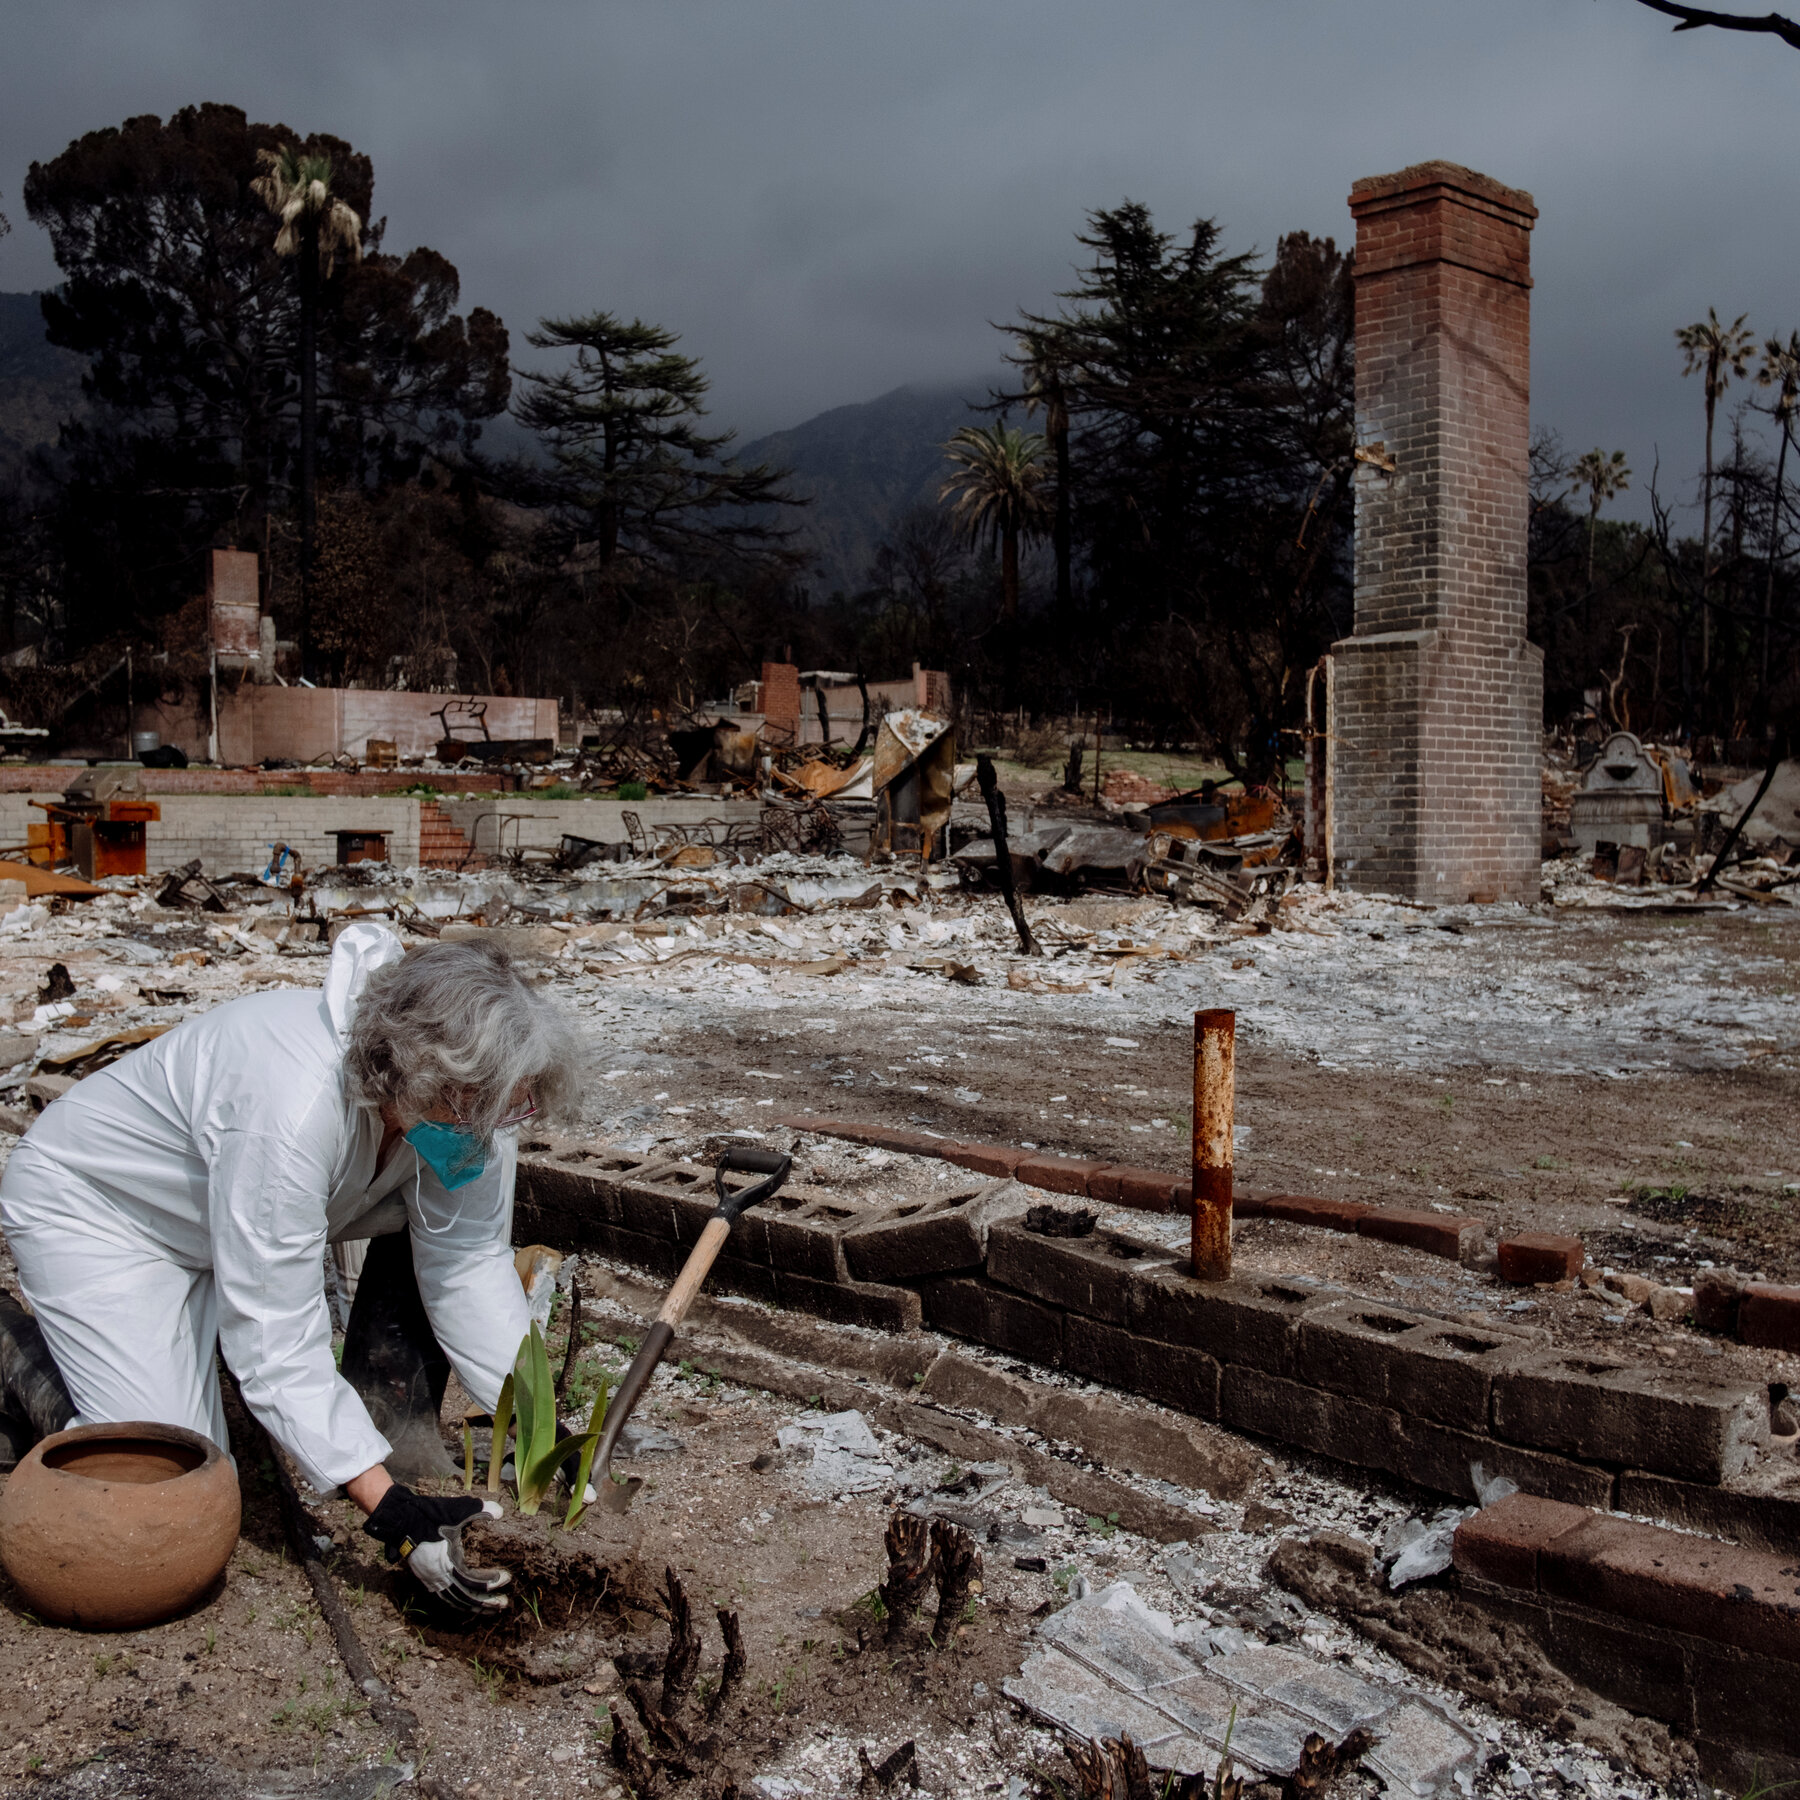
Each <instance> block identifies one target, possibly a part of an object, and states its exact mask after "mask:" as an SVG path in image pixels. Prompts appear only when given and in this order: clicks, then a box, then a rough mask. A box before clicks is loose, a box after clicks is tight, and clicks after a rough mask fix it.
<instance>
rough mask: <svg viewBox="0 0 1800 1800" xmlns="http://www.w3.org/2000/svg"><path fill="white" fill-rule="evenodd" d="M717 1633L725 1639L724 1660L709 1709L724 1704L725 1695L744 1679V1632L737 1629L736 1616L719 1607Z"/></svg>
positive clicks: (715, 1710)
mask: <svg viewBox="0 0 1800 1800" xmlns="http://www.w3.org/2000/svg"><path fill="white" fill-rule="evenodd" d="M719 1635H720V1636H721V1637H722V1638H724V1640H725V1661H724V1664H723V1666H722V1667H721V1668H720V1670H719V1691H718V1692H717V1693H716V1694H714V1695H713V1697H712V1707H711V1709H710V1710H711V1711H713V1712H715V1713H716V1712H717V1711H718V1710H719V1708H720V1707H722V1706H723V1705H724V1704H725V1699H726V1696H727V1695H728V1694H729V1693H730V1692H731V1690H732V1689H733V1688H734V1687H736V1686H737V1684H738V1683H739V1682H740V1681H742V1680H743V1679H744V1634H743V1633H742V1632H741V1631H740V1630H739V1629H738V1616H737V1614H736V1613H734V1612H727V1611H726V1610H725V1608H724V1607H722V1606H721V1607H720V1608H719Z"/></svg>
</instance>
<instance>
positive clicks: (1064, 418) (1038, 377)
mask: <svg viewBox="0 0 1800 1800" xmlns="http://www.w3.org/2000/svg"><path fill="white" fill-rule="evenodd" d="M1017 360H1018V362H1019V365H1020V367H1021V368H1022V369H1023V370H1024V373H1025V409H1026V411H1027V412H1039V411H1041V412H1042V413H1043V415H1044V434H1045V436H1046V437H1047V438H1048V439H1049V442H1050V454H1051V459H1052V461H1053V462H1054V464H1055V467H1056V496H1055V505H1056V512H1055V516H1054V518H1053V519H1052V521H1051V525H1050V542H1051V545H1052V547H1053V549H1054V551H1055V554H1056V606H1057V611H1058V612H1061V613H1063V614H1065V615H1066V614H1067V613H1068V612H1069V610H1070V608H1071V607H1072V606H1073V604H1074V598H1075V583H1074V576H1073V574H1072V572H1071V568H1070V564H1071V560H1072V554H1073V553H1072V550H1071V542H1072V539H1073V536H1074V533H1073V529H1072V519H1071V513H1072V504H1073V494H1072V489H1071V480H1070V468H1069V396H1068V382H1069V376H1070V373H1071V371H1070V368H1069V365H1068V361H1067V359H1066V358H1065V357H1064V356H1063V354H1062V353H1061V349H1060V346H1059V345H1058V344H1057V342H1056V340H1055V338H1054V337H1052V336H1051V335H1050V334H1049V333H1047V332H1028V333H1026V334H1025V335H1024V336H1022V337H1021V338H1020V339H1019V357H1018V359H1017Z"/></svg>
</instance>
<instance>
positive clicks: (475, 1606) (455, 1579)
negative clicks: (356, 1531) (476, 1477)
mask: <svg viewBox="0 0 1800 1800" xmlns="http://www.w3.org/2000/svg"><path fill="white" fill-rule="evenodd" d="M484 1515H485V1516H486V1517H487V1518H490V1519H497V1518H499V1517H500V1508H499V1507H498V1506H496V1505H495V1504H494V1502H493V1501H492V1500H477V1499H476V1498H475V1497H474V1496H473V1495H472V1494H456V1495H453V1496H451V1497H450V1498H448V1499H444V1500H436V1499H432V1498H430V1497H428V1496H426V1495H424V1494H415V1493H414V1492H413V1491H412V1489H411V1488H409V1487H402V1486H401V1485H400V1483H399V1482H395V1483H394V1485H393V1486H392V1487H391V1488H389V1489H388V1491H387V1492H386V1493H385V1494H383V1495H382V1496H381V1504H380V1505H379V1506H377V1507H376V1508H375V1510H374V1511H373V1512H372V1513H370V1514H369V1516H368V1518H366V1519H365V1520H364V1521H363V1530H364V1531H366V1532H367V1533H368V1534H369V1536H370V1537H372V1538H374V1539H375V1540H376V1541H377V1542H378V1543H380V1544H383V1545H385V1546H386V1548H387V1554H388V1561H389V1562H399V1561H401V1560H402V1559H404V1560H405V1563H406V1566H407V1568H408V1569H409V1570H411V1571H412V1574H413V1576H414V1578H415V1579H416V1580H417V1581H418V1583H419V1585H420V1586H421V1587H422V1588H424V1589H425V1590H426V1592H427V1593H430V1594H432V1595H434V1596H436V1598H438V1599H439V1600H442V1601H443V1602H444V1603H445V1605H447V1606H450V1607H452V1608H454V1609H455V1610H456V1611H458V1612H463V1613H468V1614H471V1615H480V1614H484V1613H496V1612H505V1610H506V1606H507V1599H506V1596H505V1594H503V1593H501V1592H500V1590H501V1589H502V1588H504V1587H505V1586H506V1585H507V1584H508V1583H509V1582H510V1581H511V1580H512V1575H511V1574H510V1573H509V1572H508V1571H507V1570H505V1569H472V1568H470V1567H469V1565H468V1564H467V1563H466V1562H464V1561H463V1546H462V1534H463V1527H464V1526H465V1525H467V1524H468V1523H469V1522H470V1521H471V1520H472V1519H479V1518H481V1517H483V1516H484Z"/></svg>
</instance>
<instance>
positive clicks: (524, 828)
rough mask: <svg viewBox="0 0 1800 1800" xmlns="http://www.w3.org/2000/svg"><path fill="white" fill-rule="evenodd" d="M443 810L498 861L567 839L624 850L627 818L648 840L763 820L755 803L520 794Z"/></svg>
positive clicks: (479, 851)
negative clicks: (712, 823) (685, 828)
mask: <svg viewBox="0 0 1800 1800" xmlns="http://www.w3.org/2000/svg"><path fill="white" fill-rule="evenodd" d="M443 808H444V812H445V814H446V815H447V816H448V818H449V819H450V822H451V823H452V824H453V825H454V826H455V827H456V828H457V830H458V831H460V832H461V833H462V834H463V836H464V837H466V838H467V839H468V840H469V842H470V843H471V844H472V845H474V847H475V850H476V852H477V854H479V855H482V856H501V855H504V854H505V853H506V852H508V851H512V850H556V849H559V848H560V847H561V845H562V840H563V836H564V834H565V833H567V834H568V835H569V836H570V837H580V838H587V839H589V840H590V841H592V842H593V843H596V844H622V843H624V842H625V839H626V836H627V833H626V830H625V815H626V814H627V813H628V812H632V813H636V814H637V816H638V819H639V821H640V822H641V823H642V825H643V827H644V829H645V831H647V832H648V833H649V834H650V835H651V836H652V837H654V836H655V835H656V831H657V828H658V827H659V826H663V825H698V824H700V823H701V822H702V821H705V820H716V819H723V820H725V821H726V822H728V823H730V824H740V823H746V822H748V823H750V824H754V823H755V822H756V820H757V819H758V818H759V817H760V816H761V814H762V806H761V804H760V802H758V801H755V800H714V799H702V798H695V799H692V800H533V799H531V798H530V797H529V796H528V795H524V794H496V795H494V796H493V797H492V798H484V799H480V800H446V801H444V802H443Z"/></svg>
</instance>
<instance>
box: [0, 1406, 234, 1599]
mask: <svg viewBox="0 0 1800 1800" xmlns="http://www.w3.org/2000/svg"><path fill="white" fill-rule="evenodd" d="M239 1518H240V1509H239V1499H238V1484H237V1474H236V1472H235V1470H234V1469H233V1468H232V1466H231V1460H230V1458H229V1457H227V1456H226V1455H225V1453H224V1452H223V1451H222V1450H221V1449H220V1448H219V1447H218V1445H217V1444H214V1443H212V1442H211V1441H210V1440H209V1439H207V1438H203V1437H201V1436H200V1435H199V1434H198V1433H197V1432H192V1431H186V1430H183V1429H182V1428H181V1427H180V1426H178V1425H159V1424H153V1423H146V1422H141V1421H140V1422H131V1423H125V1424H116V1425H77V1426H75V1427H74V1428H73V1429H71V1430H68V1431H59V1432H57V1433H56V1434H55V1435H54V1436H52V1437H47V1438H45V1439H44V1440H43V1441H42V1442H41V1443H39V1444H36V1445H34V1446H33V1447H32V1449H31V1450H30V1451H29V1452H28V1453H27V1454H26V1456H25V1457H24V1458H23V1460H21V1462H20V1463H19V1466H18V1467H17V1468H16V1469H14V1470H13V1472H12V1474H11V1475H10V1476H8V1477H7V1481H6V1490H5V1492H4V1493H3V1494H0V1566H4V1568H5V1570H6V1573H7V1575H8V1576H9V1577H10V1579H11V1581H12V1583H13V1586H14V1587H15V1588H17V1589H18V1591H19V1596H20V1598H21V1599H22V1600H23V1601H24V1603H25V1605H26V1606H27V1607H29V1608H30V1609H31V1611H32V1612H33V1613H35V1614H36V1615H37V1616H38V1617H39V1618H40V1619H43V1620H45V1621H47V1622H49V1623H51V1624H57V1625H75V1626H80V1627H82V1628H83V1629H86V1630H90V1631H128V1630H133V1629H136V1628H138V1627H140V1626H145V1625H157V1624H160V1623H161V1622H162V1621H163V1620H165V1619H170V1618H173V1617H174V1616H175V1615H176V1614H177V1613H180V1612H184V1611H186V1610H187V1609H188V1608H189V1607H191V1606H193V1605H194V1604H196V1603H197V1602H198V1601H199V1600H201V1599H202V1598H203V1597H204V1596H205V1595H206V1594H207V1592H208V1590H209V1589H211V1588H212V1587H213V1585H214V1583H216V1582H217V1581H218V1579H219V1577H220V1576H221V1575H222V1574H223V1573H224V1569H225V1565H226V1563H227V1562H228V1561H229V1560H230V1558H231V1552H232V1550H233V1548H234V1547H235V1546H236V1544H237V1538H238V1524H239Z"/></svg>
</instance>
